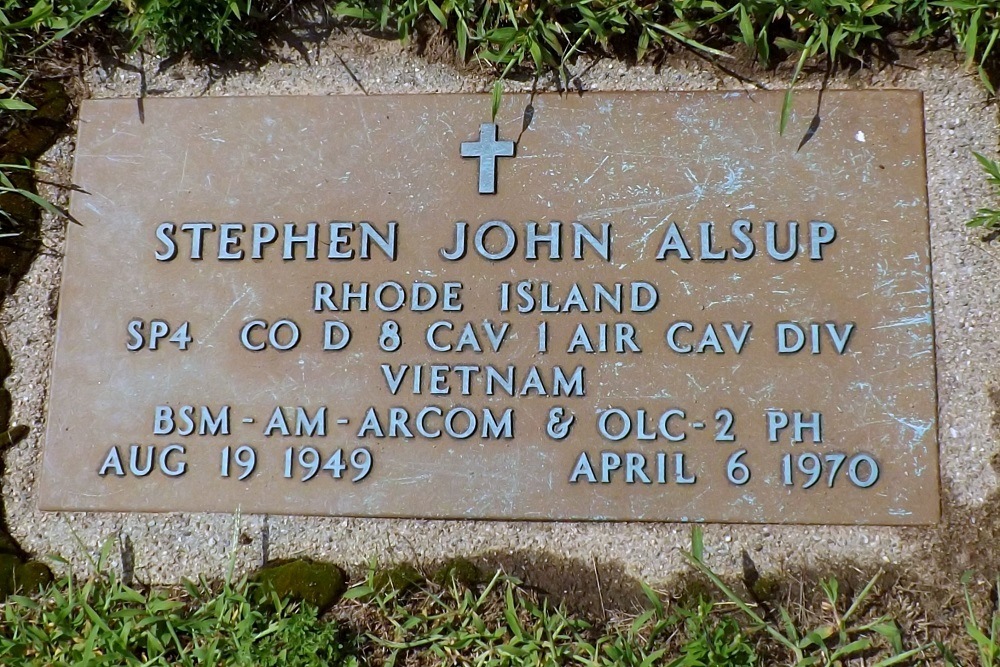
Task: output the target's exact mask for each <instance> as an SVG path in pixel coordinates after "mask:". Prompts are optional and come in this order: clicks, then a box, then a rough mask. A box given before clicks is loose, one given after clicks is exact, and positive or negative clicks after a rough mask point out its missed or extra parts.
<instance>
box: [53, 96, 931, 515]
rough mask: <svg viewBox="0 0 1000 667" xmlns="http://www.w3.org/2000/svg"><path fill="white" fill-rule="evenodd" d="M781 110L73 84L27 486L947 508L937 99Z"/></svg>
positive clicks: (570, 502) (493, 509)
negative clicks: (39, 433) (54, 335)
mask: <svg viewBox="0 0 1000 667" xmlns="http://www.w3.org/2000/svg"><path fill="white" fill-rule="evenodd" d="M795 101H796V107H795V108H796V109H797V112H796V113H793V115H792V118H791V121H790V123H789V128H788V130H787V131H786V132H785V134H784V136H781V135H779V133H778V116H779V112H780V108H781V104H782V95H781V94H780V93H765V92H756V91H755V92H754V93H753V94H752V95H749V94H746V93H742V92H729V93H674V94H671V93H656V94H653V93H650V94H638V93H621V94H591V93H588V94H586V95H584V96H582V97H578V96H567V97H564V98H562V97H558V96H554V95H542V96H538V97H536V98H535V99H534V100H533V101H530V100H529V98H528V97H527V96H518V95H507V96H506V97H505V99H504V103H503V106H502V108H501V110H500V113H499V115H498V117H497V122H496V125H497V127H496V128H495V129H496V133H495V134H494V133H493V130H494V128H492V126H491V125H490V123H489V120H490V118H489V114H490V101H489V98H488V97H486V96H451V95H429V96H425V95H413V96H398V97H396V96H391V97H313V98H296V97H288V98H266V99H255V98H202V99H196V100H195V99H147V100H145V102H144V118H143V119H140V117H139V113H138V107H137V104H136V102H135V101H134V100H111V101H94V102H87V103H85V104H84V106H83V108H82V110H81V120H80V135H79V142H78V147H77V153H76V171H75V178H76V183H77V184H78V185H79V186H80V188H81V191H79V192H75V193H74V195H73V200H72V213H73V215H74V216H75V217H76V218H77V219H79V221H80V222H81V223H82V224H81V225H70V229H69V238H68V240H67V249H66V260H65V274H64V281H63V288H62V294H61V302H60V308H59V325H58V340H57V346H56V348H57V349H56V356H55V362H54V368H53V376H52V390H51V399H50V406H49V421H48V425H47V428H48V432H47V439H46V444H45V452H44V470H43V473H42V480H41V491H40V494H41V497H40V501H39V503H40V506H41V507H42V508H43V509H47V510H57V509H59V510H113V511H225V512H230V511H235V510H237V509H241V510H242V511H243V512H268V513H287V514H332V515H355V516H404V517H431V518H436V517H442V518H443V517H458V518H518V519H595V520H601V519H635V520H671V521H681V520H690V521H733V522H775V523H874V524H914V523H929V522H934V521H936V520H937V519H938V515H939V489H938V449H937V436H936V431H937V425H936V394H935V370H934V339H933V334H934V331H933V324H932V312H933V310H932V305H931V288H930V270H931V268H930V257H929V244H928V219H927V196H926V176H925V164H924V141H923V116H922V99H921V96H920V94H919V93H918V92H912V91H878V92H827V93H826V94H825V95H824V96H823V99H822V105H821V107H820V116H821V120H820V122H819V125H818V128H815V126H814V129H815V132H814V134H812V136H811V137H807V130H808V129H809V127H810V124H811V123H813V117H812V113H813V111H814V110H815V108H816V100H815V98H814V97H813V96H811V94H809V93H806V92H800V93H797V95H796V100H795ZM529 102H531V105H532V109H531V110H530V111H526V107H527V106H528V105H529ZM491 137H492V138H491ZM804 137H806V138H807V140H805V141H804ZM481 140H482V141H483V142H486V143H477V142H481ZM505 142H514V143H515V144H516V149H511V146H510V145H509V144H507V143H505ZM463 144H465V146H463ZM511 152H513V153H515V154H514V155H513V156H511V155H510V153H511ZM486 161H489V162H488V163H487V162H486ZM491 189H495V191H496V192H495V194H488V193H489V192H490V191H491ZM481 192H482V193H484V194H481ZM557 221H558V222H561V225H559V226H556V225H555V222H557ZM792 221H794V222H796V223H797V224H796V225H794V226H793V225H792V224H790V223H791V222H792ZM310 223H315V226H310ZM462 223H464V224H462ZM533 223H537V224H533ZM605 223H606V224H605ZM793 233H794V234H795V235H797V238H798V243H797V245H796V244H794V243H792V244H790V242H789V235H790V234H793ZM456 234H458V235H459V236H460V237H461V238H462V239H465V238H467V239H468V244H467V247H466V248H465V252H464V253H462V252H461V251H460V250H456ZM477 238H479V239H480V241H481V243H480V244H479V246H477V245H476V239H477ZM769 239H770V243H769ZM751 245H752V252H751ZM788 255H794V256H788ZM199 256H200V258H199ZM459 256H460V257H459ZM557 257H558V258H557ZM344 283H349V285H348V286H347V287H348V290H354V291H356V292H358V291H361V290H363V289H364V288H363V287H362V283H367V284H368V288H367V289H368V293H367V295H366V296H357V295H356V296H354V297H348V298H347V305H349V306H350V309H349V310H346V309H345V308H344V306H345V301H344V294H343V292H344ZM505 284H506V285H507V287H504V285H505ZM418 285H419V286H418ZM449 285H450V286H449ZM574 285H575V289H574ZM618 290H621V294H622V295H621V300H620V305H619V304H618V303H617V302H616V298H617V291H618ZM400 292H402V293H403V299H404V302H403V305H402V306H401V307H399V308H398V309H394V307H395V305H396V302H397V300H398V299H399V296H398V295H399V294H400ZM654 293H655V305H650V303H651V301H652V299H653V295H654ZM505 294H506V309H504V303H505V301H504V299H505V296H504V295H505ZM413 299H416V301H413ZM432 300H433V301H434V302H435V303H434V304H433V306H427V304H428V303H429V302H430V301H432ZM598 302H600V306H601V310H600V312H594V311H595V310H596V305H597V303H598ZM414 304H416V305H414ZM362 306H366V307H367V310H362ZM334 308H336V310H333V309H334ZM521 311H527V312H521ZM185 323H188V324H187V327H184V324H185ZM347 331H349V340H347V339H346V338H345V332H347ZM269 332H270V333H271V335H270V337H269ZM296 332H297V333H296ZM188 338H190V340H188ZM779 339H780V340H779ZM154 340H155V343H154ZM345 341H346V344H345ZM780 341H783V342H784V344H785V350H784V351H782V350H780V349H779V342H780ZM324 344H325V346H326V347H327V348H329V349H324ZM154 345H155V348H156V349H151V348H152V347H154ZM261 346H263V349H260V350H258V351H254V350H252V349H250V348H258V347H261ZM129 348H135V349H131V350H130V349H129ZM182 348H186V349H182ZM276 348H288V349H285V350H280V349H276ZM495 348H496V349H495ZM796 349H797V350H798V351H797V352H796V351H790V350H796ZM737 350H739V351H737ZM404 366H405V370H404ZM418 369H419V370H418ZM418 373H419V374H420V377H419V382H417V379H418V378H417V374H418ZM490 386H492V389H493V393H492V395H487V391H488V388H489V387H490ZM556 394H562V395H556ZM184 406H190V408H185V407H184ZM625 417H627V420H626V418H625ZM470 421H471V422H473V423H474V424H475V427H474V428H471V427H470ZM626 422H627V423H626ZM602 424H603V434H602V431H601V428H602ZM467 432H468V434H467ZM213 433H214V434H213ZM285 433H287V434H288V435H285ZM449 433H450V434H449ZM241 477H243V478H242V479H241ZM355 478H359V479H358V481H353V480H354V479H355Z"/></svg>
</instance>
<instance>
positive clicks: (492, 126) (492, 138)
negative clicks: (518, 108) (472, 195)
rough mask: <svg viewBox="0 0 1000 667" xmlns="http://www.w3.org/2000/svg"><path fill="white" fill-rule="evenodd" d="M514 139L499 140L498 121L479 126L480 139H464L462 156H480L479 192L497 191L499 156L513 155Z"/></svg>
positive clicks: (486, 193) (483, 193) (487, 193)
mask: <svg viewBox="0 0 1000 667" xmlns="http://www.w3.org/2000/svg"><path fill="white" fill-rule="evenodd" d="M513 156H514V142H513V141H497V126H496V123H483V124H482V125H480V126H479V141H463V142H462V157H477V158H479V194H481V195H492V194H494V193H496V191H497V158H498V157H513Z"/></svg>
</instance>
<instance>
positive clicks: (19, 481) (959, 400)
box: [0, 32, 1000, 606]
mask: <svg viewBox="0 0 1000 667" xmlns="http://www.w3.org/2000/svg"><path fill="white" fill-rule="evenodd" d="M284 55H285V58H284V59H283V60H281V61H278V60H275V61H273V62H271V63H269V64H267V65H266V66H264V67H263V68H261V69H260V70H257V71H252V72H241V73H235V74H232V75H229V76H227V77H226V78H224V79H221V80H217V81H214V82H209V73H208V72H207V70H204V69H201V68H199V67H195V66H192V65H178V66H172V67H168V68H166V69H165V70H164V71H162V72H159V71H158V70H157V66H158V65H159V63H158V62H156V61H152V62H151V61H149V60H148V59H147V60H146V61H145V62H140V61H139V60H138V59H136V61H135V62H134V63H133V64H135V65H136V66H140V67H144V68H145V70H146V72H147V75H146V77H147V80H146V85H147V88H148V91H149V92H148V94H150V95H153V94H156V95H169V96H197V95H202V94H205V95H291V94H295V95H330V94H366V93H367V94H371V95H377V94H385V93H408V92H483V91H487V90H488V89H489V88H490V86H491V79H489V78H488V77H486V76H484V75H483V74H481V73H479V72H476V71H469V70H466V69H459V68H456V67H454V66H452V65H451V64H448V63H435V62H430V61H428V60H427V59H425V58H422V57H419V56H416V55H414V53H413V52H412V51H411V50H410V49H408V48H406V47H405V46H402V45H399V44H397V43H395V42H388V41H382V40H377V39H374V38H369V37H365V36H363V35H360V34H357V33H353V32H346V33H342V34H339V35H337V36H335V37H333V38H332V39H330V40H329V41H327V42H325V43H322V44H319V45H316V46H315V47H313V48H312V49H311V50H310V53H309V58H308V61H307V60H306V59H305V58H304V57H303V55H302V54H300V53H296V52H289V53H287V54H284ZM908 64H910V65H913V68H912V69H911V68H909V67H907V68H903V67H896V68H892V69H885V70H881V71H876V72H866V73H862V74H859V75H853V76H846V75H840V76H837V77H834V78H833V80H832V81H830V82H829V86H830V87H831V88H867V87H875V88H878V87H888V88H911V89H919V90H922V91H923V92H924V95H925V113H926V135H927V158H928V187H929V193H930V215H931V240H932V256H933V261H934V264H933V270H934V302H935V327H936V340H937V364H938V382H939V384H938V390H939V406H940V414H939V429H940V447H941V461H942V463H941V474H942V489H941V493H942V503H943V508H944V518H943V519H942V523H941V524H940V525H939V526H936V527H928V528H885V527H797V526H739V525H710V526H707V527H706V529H705V545H706V552H707V554H708V558H709V563H710V564H711V565H712V566H713V567H715V568H717V569H718V570H720V571H722V572H724V573H730V574H737V573H739V572H740V569H741V563H742V553H743V552H744V551H746V552H747V554H748V555H749V556H750V558H751V559H752V560H753V561H754V562H755V563H756V565H757V567H758V569H759V570H760V571H761V573H762V574H765V575H766V574H767V573H779V572H782V571H801V570H812V569H815V568H819V567H825V566H827V565H830V564H833V565H834V566H837V567H841V566H842V567H848V566H857V567H859V568H862V569H866V570H874V569H877V568H880V567H892V568H896V567H898V568H899V569H901V570H905V571H906V572H907V573H909V574H911V575H912V576H913V577H914V578H917V579H921V580H926V581H932V580H934V579H935V578H938V577H947V576H950V574H951V573H952V572H953V571H960V570H961V569H962V568H967V567H972V566H976V565H982V562H981V560H980V559H981V556H982V554H988V553H990V548H991V547H990V543H991V542H992V538H993V536H994V535H996V534H997V533H998V532H1000V520H998V519H996V518H995V517H994V513H993V510H992V507H993V505H994V504H996V500H997V498H996V495H997V479H996V474H995V472H994V469H993V466H992V464H991V462H992V460H993V458H994V456H995V455H996V453H997V444H998V443H997V440H998V436H1000V430H998V427H997V425H996V423H995V412H996V410H997V409H998V408H997V406H996V405H995V399H991V396H996V395H997V394H996V393H993V392H992V391H991V389H992V388H993V387H994V386H997V385H1000V369H998V368H997V366H996V364H995V359H997V358H998V353H1000V335H998V333H1000V332H998V324H997V319H996V317H995V316H994V315H993V313H994V309H995V307H996V304H998V303H1000V282H998V281H997V280H996V278H995V277H996V272H997V270H998V268H1000V247H997V246H990V245H988V244H984V243H982V242H981V241H980V240H979V238H978V235H977V234H976V233H975V232H973V231H970V230H967V229H966V228H965V226H964V222H965V221H966V220H967V219H968V218H969V217H970V216H971V215H972V214H973V212H974V210H975V209H976V208H978V207H980V206H983V205H989V204H998V202H993V201H991V199H990V191H989V190H988V188H987V187H986V185H985V183H984V179H983V178H982V176H981V173H980V170H979V168H978V165H977V164H976V163H975V160H974V159H973V157H972V153H971V152H972V151H979V152H983V153H986V154H993V153H994V152H995V149H996V141H997V139H996V138H997V136H998V128H997V114H996V109H995V108H994V107H991V106H987V105H986V104H985V94H984V92H983V90H982V89H981V87H980V85H979V84H978V82H977V81H976V79H975V77H974V76H972V75H969V74H967V73H965V72H964V71H963V70H962V69H961V67H960V65H959V64H958V63H957V62H955V60H954V59H953V58H952V57H951V56H950V55H949V54H944V53H937V54H932V55H929V56H921V57H918V58H916V59H914V60H913V61H912V62H910V63H908ZM576 69H577V70H578V71H580V77H579V78H580V82H581V83H582V85H583V86H584V87H585V88H587V89H590V90H715V89H737V90H740V89H745V88H746V86H745V85H744V84H742V83H741V82H739V81H738V80H736V79H734V78H732V77H729V76H727V75H725V74H724V73H723V72H721V71H719V70H718V69H715V68H714V67H712V66H711V65H709V64H707V63H704V62H702V61H699V60H693V59H691V60H685V59H673V60H669V59H668V61H667V62H666V63H665V64H663V65H662V66H661V67H658V68H657V67H652V66H645V65H644V66H628V65H626V64H623V63H621V62H618V61H611V60H600V61H596V62H592V63H590V62H581V63H578V65H577V67H576ZM85 76H86V82H87V85H88V87H89V93H88V94H89V95H90V96H92V97H95V98H110V97H135V96H136V95H137V94H138V93H139V89H140V82H139V76H138V75H137V74H135V73H132V72H128V71H125V70H124V69H121V68H119V69H114V70H110V71H109V70H105V69H103V68H101V67H99V66H92V67H90V68H88V69H87V70H86V72H85ZM785 76H786V75H780V76H766V75H761V81H762V83H764V84H765V85H767V86H768V87H776V88H780V87H782V85H783V82H784V81H786V80H787V79H786V78H785ZM820 82H821V79H820V78H819V77H816V78H810V79H807V80H806V81H805V82H804V83H802V84H801V85H802V86H803V87H818V85H819V84H820ZM510 87H511V89H518V90H530V88H531V84H530V82H529V83H511V84H510ZM538 87H539V89H542V90H553V89H555V88H556V83H555V81H554V80H542V81H540V82H539V84H538ZM775 131H777V129H775ZM72 157H73V145H72V137H68V138H66V139H64V140H62V141H61V142H60V143H59V144H57V146H56V147H55V148H53V149H52V150H51V151H50V152H49V154H48V155H47V156H46V164H47V165H48V166H47V169H49V170H50V171H51V172H52V173H53V177H54V179H55V180H58V181H60V182H67V181H68V176H67V174H68V173H69V172H68V169H69V166H70V163H71V161H72ZM135 185H136V187H145V186H144V184H135ZM48 194H49V195H50V196H53V197H56V198H58V197H64V196H65V192H63V191H59V190H53V189H50V190H49V191H48ZM44 239H45V249H44V250H43V252H42V253H41V254H40V255H39V257H38V258H37V259H36V261H35V263H34V265H33V266H32V268H31V270H30V272H29V274H28V275H27V276H26V278H25V279H24V280H23V281H22V283H21V284H20V285H19V287H18V288H17V290H16V292H15V293H14V294H13V295H11V297H10V298H8V300H7V302H6V305H5V307H4V309H3V311H2V312H0V335H2V336H3V339H4V341H5V342H6V344H7V346H8V347H9V349H10V350H11V353H12V357H13V373H12V375H11V377H10V378H9V379H8V382H7V386H8V388H9V389H10V391H11V393H12V395H13V400H14V413H15V416H14V421H15V423H23V424H28V425H29V426H31V429H32V431H31V434H30V435H29V437H28V438H27V439H26V440H24V441H23V442H22V443H20V444H19V445H18V446H16V447H15V448H13V449H12V450H10V451H8V452H7V453H6V455H5V456H6V475H5V477H4V478H3V480H2V492H3V500H4V503H5V507H6V512H7V517H8V522H9V525H10V528H11V531H12V533H13V534H14V536H15V537H16V538H17V539H18V540H19V541H20V542H21V544H22V546H23V547H24V548H25V549H27V550H28V551H30V552H32V553H34V554H37V555H41V556H45V555H47V554H59V555H60V556H62V557H63V558H66V559H68V561H69V563H70V565H71V567H72V568H74V569H75V570H78V571H83V570H86V568H87V558H86V554H87V553H91V554H92V553H96V551H97V550H99V548H100V546H101V544H102V543H103V542H105V541H106V540H109V539H111V540H115V541H117V542H121V541H122V538H123V537H124V536H128V537H129V538H130V540H131V543H132V545H133V549H134V560H135V574H136V577H137V579H139V580H141V581H146V582H174V581H177V580H179V579H180V578H182V577H188V578H194V577H197V576H199V575H204V576H207V577H219V576H223V575H224V573H225V571H226V568H227V566H228V564H229V561H230V559H231V558H235V560H236V563H237V567H238V568H241V569H248V568H252V567H255V566H258V565H260V564H261V562H262V561H263V559H265V558H281V557H290V556H296V555H307V556H310V557H312V558H316V559H328V560H332V561H335V562H337V563H339V564H341V565H343V566H345V567H348V568H349V569H351V570H353V572H354V573H355V574H357V573H358V572H360V571H361V570H362V569H363V568H364V567H365V566H366V565H367V564H368V563H369V562H371V560H372V559H376V560H378V561H380V562H394V561H399V560H408V561H412V562H414V563H416V564H418V565H430V564H431V563H433V562H436V561H440V560H443V559H446V558H448V557H451V556H458V555H461V556H469V557H472V558H475V559H479V560H480V561H481V562H483V563H485V564H487V565H501V566H504V567H505V568H507V569H508V570H510V571H512V572H514V573H515V574H521V575H526V576H527V578H528V579H529V581H530V582H531V583H533V584H536V585H539V586H541V587H543V588H545V589H547V590H549V591H551V592H553V593H566V594H568V595H572V596H575V597H577V598H580V599H582V600H584V601H586V600H588V599H591V598H593V593H594V589H595V581H597V580H598V578H599V581H600V583H601V585H602V591H601V595H602V598H603V599H602V602H604V601H606V602H607V603H608V604H609V605H610V604H614V605H617V606H628V605H629V604H630V601H631V599H632V595H633V594H634V593H635V591H636V585H635V582H636V580H644V581H648V582H654V583H659V582H669V581H671V580H674V579H675V578H676V577H678V576H680V575H681V573H683V572H686V566H685V565H684V559H683V556H682V553H681V550H682V549H684V548H686V547H687V546H688V544H689V539H690V526H688V525H685V524H648V523H643V524H629V523H550V522H534V523H525V522H492V521H490V522H487V521H478V522H458V521H419V520H388V519H382V520H366V519H343V518H303V517H285V516H240V517H234V516H232V515H208V514H195V515H179V514H159V515H157V514H143V515H138V514H82V513H66V514H56V513H42V512H39V511H38V510H37V509H36V505H35V501H34V493H33V492H34V488H35V484H36V478H37V475H38V472H39V467H40V452H41V447H42V433H43V427H44V420H45V401H46V390H47V383H48V378H49V366H50V362H51V351H52V343H53V337H54V330H55V319H54V313H55V308H56V303H57V300H58V292H59V282H60V258H61V256H60V250H61V248H62V243H63V225H62V223H60V222H58V221H54V220H52V219H51V218H47V219H46V220H45V222H44ZM95 261H100V262H114V261H115V257H114V254H113V252H112V251H109V253H108V255H107V256H104V257H99V258H95ZM956 534H958V535H961V536H962V539H961V540H956V537H955V535H956ZM113 554H114V557H113V558H112V563H111V565H112V566H114V565H116V564H117V563H118V561H119V558H120V555H119V549H118V548H117V547H116V548H115V549H113ZM953 581H954V579H953Z"/></svg>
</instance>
